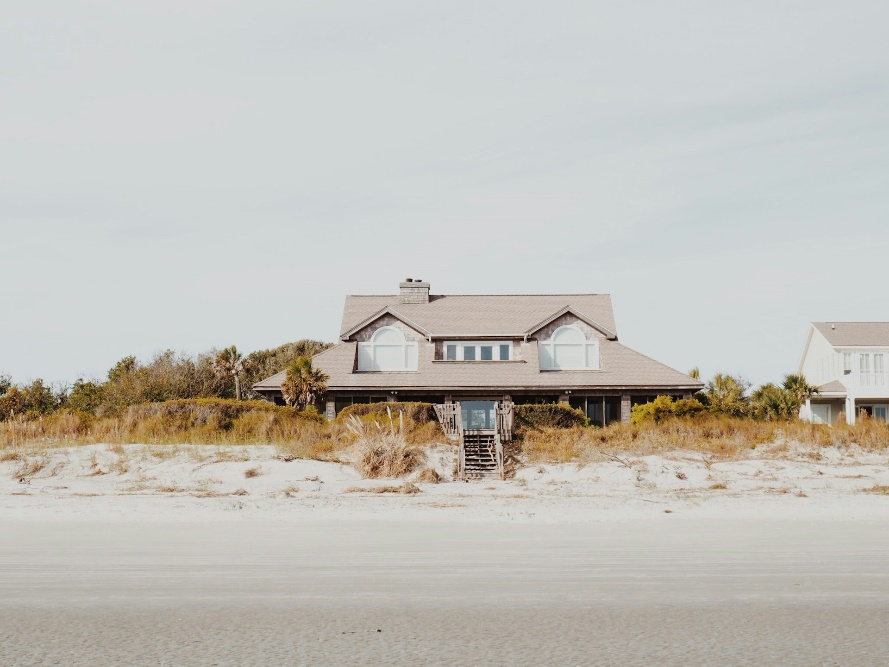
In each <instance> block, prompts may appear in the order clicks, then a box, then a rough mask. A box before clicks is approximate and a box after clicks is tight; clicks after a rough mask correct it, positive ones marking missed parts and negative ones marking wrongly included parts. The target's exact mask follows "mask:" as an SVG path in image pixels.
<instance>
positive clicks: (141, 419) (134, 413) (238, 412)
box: [0, 398, 329, 448]
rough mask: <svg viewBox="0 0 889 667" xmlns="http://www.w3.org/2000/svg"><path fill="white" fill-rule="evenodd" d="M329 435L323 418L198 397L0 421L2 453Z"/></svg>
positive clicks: (287, 441)
mask: <svg viewBox="0 0 889 667" xmlns="http://www.w3.org/2000/svg"><path fill="white" fill-rule="evenodd" d="M328 435H329V429H328V426H327V423H326V422H325V420H324V418H323V417H321V416H320V415H318V414H317V413H312V412H308V411H306V412H298V411H297V410H295V409H293V408H288V407H283V406H276V405H272V404H271V403H267V402H265V401H234V400H230V399H215V398H202V399H192V400H176V401H166V402H163V403H145V404H139V405H131V406H129V407H127V408H124V409H121V410H119V411H117V412H116V413H115V414H111V415H106V416H103V417H96V416H94V415H92V414H89V413H84V412H79V411H70V410H59V411H57V412H55V413H52V414H48V415H44V416H41V417H38V418H35V419H24V418H22V417H21V416H17V417H15V418H13V419H7V420H5V421H2V422H0V448H14V447H19V446H24V445H30V444H39V445H44V446H46V445H60V446H65V445H78V444H92V443H108V444H132V443H144V444H274V445H282V446H288V445H293V444H294V443H299V442H303V441H305V440H307V439H308V440H309V441H312V442H313V443H317V441H318V440H320V439H322V438H323V437H327V436H328Z"/></svg>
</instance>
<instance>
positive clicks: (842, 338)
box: [812, 322, 889, 347]
mask: <svg viewBox="0 0 889 667" xmlns="http://www.w3.org/2000/svg"><path fill="white" fill-rule="evenodd" d="M812 326H814V327H815V328H816V329H817V330H818V331H819V332H820V333H821V334H822V335H823V336H824V337H825V338H826V339H827V342H829V343H830V344H831V345H834V346H836V347H846V346H855V345H866V346H876V345H887V346H889V322H812Z"/></svg>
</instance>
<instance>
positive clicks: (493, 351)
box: [441, 340, 512, 361]
mask: <svg viewBox="0 0 889 667" xmlns="http://www.w3.org/2000/svg"><path fill="white" fill-rule="evenodd" d="M441 354H442V358H443V359H444V360H445V361H509V360H510V358H511V357H512V344H511V343H508V342H505V341H499V340H496V341H459V340H455V341H444V342H443V348H442V352H441Z"/></svg>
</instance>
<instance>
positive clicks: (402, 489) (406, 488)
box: [343, 482, 420, 495]
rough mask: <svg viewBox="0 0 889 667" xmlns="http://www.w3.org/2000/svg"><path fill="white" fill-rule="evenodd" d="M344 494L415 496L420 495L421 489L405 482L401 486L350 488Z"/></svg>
mask: <svg viewBox="0 0 889 667" xmlns="http://www.w3.org/2000/svg"><path fill="white" fill-rule="evenodd" d="M343 493H400V494H403V495H413V494H415V493H420V487H419V486H417V485H416V484H411V483H410V482H405V483H404V484H402V485H400V486H372V487H368V488H364V487H360V486H350V487H349V488H348V489H345V490H343Z"/></svg>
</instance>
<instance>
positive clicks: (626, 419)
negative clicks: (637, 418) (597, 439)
mask: <svg viewBox="0 0 889 667" xmlns="http://www.w3.org/2000/svg"><path fill="white" fill-rule="evenodd" d="M631 407H632V401H631V400H630V397H629V395H628V394H624V395H623V396H621V397H620V420H621V421H622V422H623V423H624V424H629V423H630V409H631Z"/></svg>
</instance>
